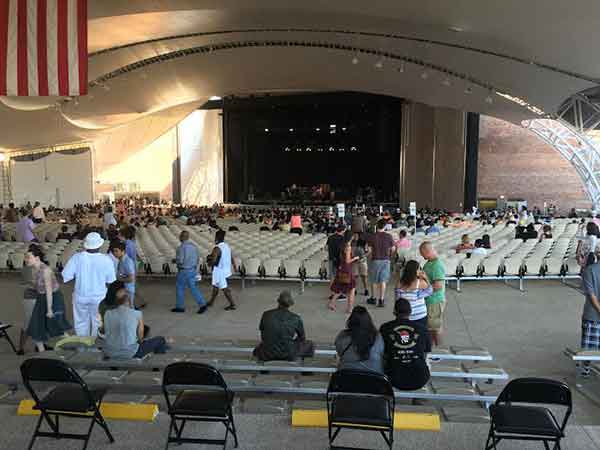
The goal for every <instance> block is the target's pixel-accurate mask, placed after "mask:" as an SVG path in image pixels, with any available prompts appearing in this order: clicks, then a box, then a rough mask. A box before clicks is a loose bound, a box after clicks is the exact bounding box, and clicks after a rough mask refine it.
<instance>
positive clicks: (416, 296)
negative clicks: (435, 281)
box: [394, 260, 433, 326]
mask: <svg viewBox="0 0 600 450" xmlns="http://www.w3.org/2000/svg"><path fill="white" fill-rule="evenodd" d="M394 292H395V298H396V300H399V299H401V298H403V299H405V300H408V302H409V303H410V307H411V313H410V317H409V320H410V321H414V322H421V323H422V324H423V326H427V306H426V304H425V298H426V297H429V296H430V295H431V294H432V293H433V288H432V287H431V285H430V284H429V281H428V280H427V275H425V273H424V272H423V271H422V270H421V269H420V267H419V263H418V262H417V261H414V260H411V261H408V262H407V263H406V266H404V271H403V272H402V274H400V273H399V272H398V275H397V277H396V288H395V290H394Z"/></svg>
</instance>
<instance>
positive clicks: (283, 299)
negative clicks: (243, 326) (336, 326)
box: [253, 291, 306, 361]
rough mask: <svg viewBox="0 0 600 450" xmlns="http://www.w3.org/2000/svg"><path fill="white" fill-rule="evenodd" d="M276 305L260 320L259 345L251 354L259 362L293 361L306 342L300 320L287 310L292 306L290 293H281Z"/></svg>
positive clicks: (296, 315) (302, 324)
mask: <svg viewBox="0 0 600 450" xmlns="http://www.w3.org/2000/svg"><path fill="white" fill-rule="evenodd" d="M277 304H278V306H277V308H275V309H271V310H269V311H265V312H264V313H263V315H262V318H261V319H260V326H259V329H260V335H261V343H260V344H258V347H256V348H255V349H254V352H253V354H254V356H256V357H257V358H258V359H259V360H261V361H272V360H280V361H281V360H283V361H293V360H294V359H296V357H297V356H298V354H299V353H300V352H301V350H302V349H301V348H300V347H301V346H302V345H303V343H305V342H306V336H305V334H304V323H303V322H302V319H301V318H300V316H299V315H298V314H294V313H293V312H291V311H290V310H289V308H290V306H292V305H293V304H294V299H293V297H292V294H291V293H290V291H282V292H281V293H280V294H279V297H278V298H277Z"/></svg>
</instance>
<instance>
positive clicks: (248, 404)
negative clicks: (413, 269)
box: [0, 339, 509, 421]
mask: <svg viewBox="0 0 600 450" xmlns="http://www.w3.org/2000/svg"><path fill="white" fill-rule="evenodd" d="M249 344H250V342H245V341H243V342H212V343H206V342H203V343H201V344H197V343H195V342H194V341H190V340H188V342H184V340H183V339H176V340H175V343H174V344H173V348H172V349H171V350H170V351H169V352H168V353H166V354H163V355H149V356H148V357H146V358H144V359H143V360H127V361H116V360H105V359H104V358H103V356H102V353H101V352H100V351H99V349H98V348H91V349H86V350H84V349H81V348H79V349H74V348H73V347H71V348H68V347H67V348H62V349H61V350H59V351H56V352H46V353H44V354H43V355H42V356H43V357H44V358H48V357H51V358H55V359H58V360H61V361H63V362H65V363H67V364H68V365H69V366H70V367H72V368H74V369H75V370H76V371H77V372H78V373H79V374H80V375H81V377H82V378H83V379H84V380H85V381H86V382H87V383H88V384H89V385H90V386H92V387H98V388H103V389H107V390H108V392H109V393H113V394H119V395H128V396H129V395H132V396H138V397H139V396H153V395H160V393H161V389H160V379H161V372H162V371H163V370H164V369H165V368H166V367H167V366H169V365H170V364H173V363H177V362H186V361H187V362H197V363H205V364H209V365H211V366H212V367H214V368H215V369H217V370H218V371H219V372H220V373H222V375H223V377H224V379H225V381H226V382H227V385H228V386H229V388H230V389H231V391H232V392H235V394H236V398H237V400H236V402H237V403H236V408H237V409H238V410H239V411H243V412H263V413H275V414H288V413H290V412H292V411H294V410H295V409H302V410H304V409H310V410H312V409H321V410H322V409H324V408H325V403H324V399H325V393H326V389H327V385H328V382H329V378H330V376H331V374H333V373H335V372H336V370H337V368H336V363H335V357H334V352H333V353H332V349H331V347H329V346H327V345H318V346H317V352H316V354H315V357H314V358H306V359H304V360H301V361H297V362H287V361H271V362H265V363H261V362H258V361H256V360H255V359H254V358H253V357H252V354H251V349H252V348H253V345H249ZM254 344H255V343H254ZM429 359H430V364H431V380H430V382H429V383H428V384H427V385H426V386H425V387H424V388H423V389H420V390H418V391H411V392H406V391H395V397H396V399H397V400H400V399H404V401H408V400H412V399H419V400H428V401H429V402H431V405H429V407H430V408H431V406H432V405H433V406H435V408H436V409H437V410H438V411H439V413H440V415H441V416H442V417H445V418H448V419H451V420H458V421H461V420H464V421H467V420H476V421H486V420H487V418H488V414H487V410H486V407H487V406H489V405H490V404H491V403H493V402H494V401H495V399H496V397H497V395H498V393H499V392H500V391H501V389H502V387H503V385H504V384H505V383H506V382H507V381H508V378H509V376H508V374H507V373H506V372H505V371H504V370H503V369H502V368H500V367H498V366H496V365H494V364H493V357H492V355H490V354H489V352H487V351H486V350H485V349H481V348H452V347H450V348H446V349H439V350H436V352H435V353H433V354H431V355H429ZM0 384H4V385H10V386H19V385H20V381H19V376H18V374H17V373H16V372H13V373H11V372H7V373H3V374H0Z"/></svg>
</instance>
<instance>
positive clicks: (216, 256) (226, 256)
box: [207, 230, 236, 311]
mask: <svg viewBox="0 0 600 450" xmlns="http://www.w3.org/2000/svg"><path fill="white" fill-rule="evenodd" d="M215 243H216V246H215V248H214V249H213V251H212V253H211V254H210V255H209V257H208V258H207V259H208V262H209V264H210V265H211V266H212V286H213V290H212V295H211V297H210V300H209V302H208V306H212V305H213V304H214V302H215V299H216V298H217V295H219V290H222V291H223V294H224V295H225V298H226V299H227V301H228V302H229V305H227V306H226V307H225V311H233V310H234V309H236V306H235V302H234V301H233V297H232V296H231V289H229V285H228V283H227V278H229V277H230V276H231V249H230V248H229V245H227V244H226V243H225V231H224V230H218V231H217V232H216V234H215Z"/></svg>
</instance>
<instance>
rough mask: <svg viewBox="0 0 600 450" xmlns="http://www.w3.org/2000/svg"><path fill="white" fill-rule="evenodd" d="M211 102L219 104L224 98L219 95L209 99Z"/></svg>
mask: <svg viewBox="0 0 600 450" xmlns="http://www.w3.org/2000/svg"><path fill="white" fill-rule="evenodd" d="M209 100H210V101H211V102H218V101H219V100H222V98H221V97H219V96H218V95H213V96H212V97H211V98H209Z"/></svg>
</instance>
